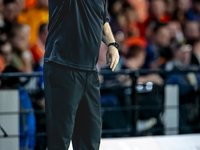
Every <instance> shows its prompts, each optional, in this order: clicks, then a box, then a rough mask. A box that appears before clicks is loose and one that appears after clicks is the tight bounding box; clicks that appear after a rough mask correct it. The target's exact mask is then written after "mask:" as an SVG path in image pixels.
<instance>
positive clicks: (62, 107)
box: [44, 62, 85, 150]
mask: <svg viewBox="0 0 200 150" xmlns="http://www.w3.org/2000/svg"><path fill="white" fill-rule="evenodd" d="M84 78H85V77H84V74H79V73H78V72H77V71H75V70H73V69H70V68H68V67H65V66H63V65H59V64H56V63H53V62H48V63H45V64H44V87H45V106H46V123H47V142H48V150H68V147H69V144H70V140H71V138H72V134H73V128H74V124H75V115H76V111H77V108H78V105H79V102H80V100H81V98H82V95H83V92H84V85H85V83H84V82H85V81H84ZM80 81H81V82H80Z"/></svg>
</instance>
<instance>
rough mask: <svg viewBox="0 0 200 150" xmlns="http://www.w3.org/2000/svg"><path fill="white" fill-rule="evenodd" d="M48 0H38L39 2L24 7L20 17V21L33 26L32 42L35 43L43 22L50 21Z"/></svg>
mask: <svg viewBox="0 0 200 150" xmlns="http://www.w3.org/2000/svg"><path fill="white" fill-rule="evenodd" d="M48 20H49V16H48V0H37V3H36V4H35V5H34V6H32V7H28V8H26V9H24V10H23V11H22V13H21V14H20V15H19V17H18V22H19V23H23V24H26V25H29V26H30V28H31V33H30V35H31V36H30V40H29V43H30V44H35V43H36V42H37V39H38V31H39V28H40V25H41V24H46V23H48Z"/></svg>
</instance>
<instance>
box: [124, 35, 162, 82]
mask: <svg viewBox="0 0 200 150" xmlns="http://www.w3.org/2000/svg"><path fill="white" fill-rule="evenodd" d="M126 45H127V46H128V47H129V48H128V52H127V53H126V54H125V56H124V59H123V61H122V69H131V70H139V69H140V68H141V67H142V66H143V65H144V63H145V57H146V46H147V42H146V40H145V39H142V38H137V37H133V38H130V39H128V40H127V41H126ZM147 82H153V83H155V84H157V85H163V79H162V78H161V77H160V76H159V75H156V74H149V75H145V76H140V77H139V78H138V80H137V83H143V84H145V83H147Z"/></svg>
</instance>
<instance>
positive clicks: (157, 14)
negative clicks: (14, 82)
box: [0, 0, 200, 84]
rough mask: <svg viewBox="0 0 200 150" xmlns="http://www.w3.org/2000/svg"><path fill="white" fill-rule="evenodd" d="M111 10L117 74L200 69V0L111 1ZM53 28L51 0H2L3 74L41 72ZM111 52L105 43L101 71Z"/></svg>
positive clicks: (0, 68) (0, 54) (0, 63)
mask: <svg viewBox="0 0 200 150" xmlns="http://www.w3.org/2000/svg"><path fill="white" fill-rule="evenodd" d="M108 10H109V17H110V25H111V28H112V31H113V33H114V36H115V39H116V41H117V42H118V43H119V44H120V55H121V59H120V63H119V65H118V66H117V69H116V71H119V70H120V69H132V70H138V69H150V70H159V69H165V70H167V71H169V70H173V69H180V70H183V69H199V65H200V32H199V30H200V28H199V23H200V0H108ZM47 28H48V0H0V72H3V71H4V70H5V68H6V67H8V66H9V67H10V66H12V67H14V68H15V69H17V70H18V71H19V72H25V73H31V72H32V71H41V68H42V62H43V56H44V51H45V41H46V38H47V34H48V30H47ZM106 50H107V48H106V46H105V45H104V44H103V43H102V45H101V49H100V55H99V56H100V57H99V62H98V65H97V67H98V69H99V70H103V69H106V68H108V66H107V65H106V61H105V54H106ZM152 78H155V77H152ZM142 80H143V79H142ZM159 81H160V80H159ZM161 83H162V82H161V81H160V82H159V83H158V84H161Z"/></svg>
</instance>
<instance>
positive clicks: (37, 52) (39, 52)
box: [31, 24, 48, 65]
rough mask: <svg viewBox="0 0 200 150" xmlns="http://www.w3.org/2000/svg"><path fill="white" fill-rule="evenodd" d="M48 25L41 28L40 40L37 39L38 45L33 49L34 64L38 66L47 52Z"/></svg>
mask: <svg viewBox="0 0 200 150" xmlns="http://www.w3.org/2000/svg"><path fill="white" fill-rule="evenodd" d="M47 26H48V25H47V24H42V25H41V26H40V28H39V38H38V39H37V43H36V44H34V45H33V46H32V47H31V52H32V54H33V58H34V63H35V64H36V65H38V64H39V62H40V61H42V60H43V57H44V52H45V42H46V39H47V35H48V30H47Z"/></svg>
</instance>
